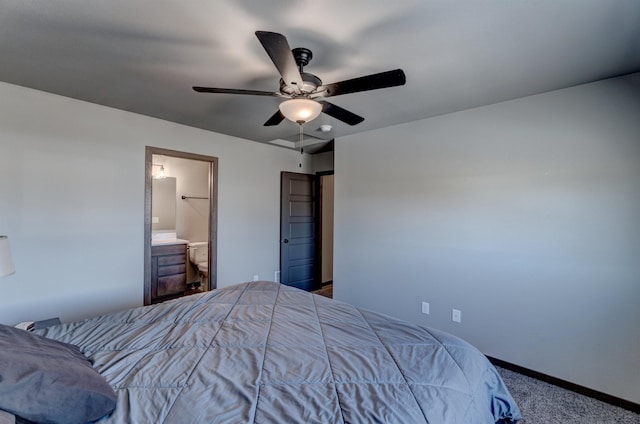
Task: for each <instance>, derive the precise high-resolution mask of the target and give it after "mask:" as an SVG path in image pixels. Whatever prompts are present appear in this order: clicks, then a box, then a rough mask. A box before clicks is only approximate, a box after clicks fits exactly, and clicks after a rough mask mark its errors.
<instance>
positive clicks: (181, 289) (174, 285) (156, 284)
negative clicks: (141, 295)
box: [151, 244, 187, 303]
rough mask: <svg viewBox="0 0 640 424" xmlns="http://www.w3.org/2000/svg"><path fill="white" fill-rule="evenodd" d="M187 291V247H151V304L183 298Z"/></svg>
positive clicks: (170, 245) (178, 245)
mask: <svg viewBox="0 0 640 424" xmlns="http://www.w3.org/2000/svg"><path fill="white" fill-rule="evenodd" d="M186 289H187V245H186V244H165V245H157V246H152V247H151V303H158V302H162V301H164V300H168V299H173V298H176V297H180V296H183V295H184V294H185V290H186Z"/></svg>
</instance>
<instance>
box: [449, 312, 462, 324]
mask: <svg viewBox="0 0 640 424" xmlns="http://www.w3.org/2000/svg"><path fill="white" fill-rule="evenodd" d="M451 321H453V322H462V311H460V310H459V309H452V310H451Z"/></svg>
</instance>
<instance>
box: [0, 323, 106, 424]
mask: <svg viewBox="0 0 640 424" xmlns="http://www.w3.org/2000/svg"><path fill="white" fill-rule="evenodd" d="M115 407H116V394H115V392H114V391H113V389H112V388H111V386H109V384H108V383H107V382H106V380H105V379H104V377H102V376H101V375H100V374H99V373H98V372H97V371H95V370H94V369H93V367H92V366H91V362H89V360H88V359H87V358H86V357H85V356H84V355H83V354H82V352H81V351H80V349H79V348H78V347H77V346H74V345H71V344H68V343H62V342H59V341H57V340H51V339H47V338H46V337H42V336H38V335H35V334H32V333H29V332H27V331H24V330H20V329H17V328H14V327H9V326H6V325H2V324H0V409H3V410H5V411H8V412H11V413H12V414H15V415H17V416H19V417H22V418H26V419H27V420H29V421H34V422H37V423H64V424H75V423H87V422H91V421H95V420H97V419H99V418H101V417H103V416H104V415H106V414H109V413H110V412H111V411H113V410H114V409H115Z"/></svg>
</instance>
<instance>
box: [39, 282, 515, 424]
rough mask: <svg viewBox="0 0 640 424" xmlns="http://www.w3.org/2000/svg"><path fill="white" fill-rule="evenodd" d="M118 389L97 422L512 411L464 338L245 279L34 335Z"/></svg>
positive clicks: (505, 416) (417, 419)
mask: <svg viewBox="0 0 640 424" xmlns="http://www.w3.org/2000/svg"><path fill="white" fill-rule="evenodd" d="M40 334H43V335H45V336H47V337H50V338H54V339H58V340H61V341H64V342H68V343H72V344H75V345H77V346H79V347H80V349H81V350H82V351H83V352H84V353H85V355H86V356H88V357H89V359H90V360H91V361H92V362H93V364H94V368H96V369H97V370H98V371H99V372H100V373H101V374H102V375H103V376H104V377H105V378H106V379H107V381H108V382H109V383H110V384H111V385H112V386H113V388H114V389H115V391H116V393H117V394H118V405H117V408H116V410H115V411H114V413H113V414H112V415H111V416H110V417H107V418H105V419H103V420H102V421H101V423H102V422H104V423H137V424H143V423H153V424H158V423H234V424H235V423H399V424H400V423H401V424H410V423H431V424H439V423H461V424H473V423H494V422H504V423H508V422H511V421H515V420H517V419H519V418H520V412H519V410H518V407H517V406H516V405H515V403H514V401H513V399H512V398H511V396H510V395H509V393H508V391H507V389H506V388H505V386H504V384H503V382H502V380H501V379H500V377H499V375H498V374H497V372H496V371H495V369H494V368H493V366H492V365H491V364H490V363H489V362H488V361H487V359H486V358H485V357H484V356H483V355H482V354H481V353H480V352H479V351H478V350H476V349H475V348H474V347H472V346H471V345H469V344H468V343H466V342H464V341H462V340H460V339H458V338H456V337H454V336H452V335H449V334H446V333H443V332H440V331H436V330H433V329H427V328H424V327H420V326H417V325H413V324H410V323H407V322H405V321H401V320H397V319H393V318H390V317H388V316H384V315H381V314H378V313H375V312H371V311H367V310H363V309H359V308H356V307H353V306H350V305H348V304H346V303H342V302H338V301H334V300H331V299H327V298H324V297H320V296H316V295H312V294H310V293H307V292H304V291H301V290H298V289H294V288H290V287H287V286H283V285H280V284H277V283H269V282H252V283H244V284H240V285H236V286H232V287H227V288H223V289H218V290H215V291H212V292H208V293H204V294H201V295H195V296H189V297H185V298H181V299H177V300H174V301H169V302H165V303H162V304H158V305H152V306H147V307H141V308H136V309H132V310H128V311H123V312H119V313H115V314H111V315H105V316H101V317H98V318H95V319H90V320H86V321H82V322H77V323H71V324H64V325H61V326H55V327H50V328H48V329H46V330H42V331H40Z"/></svg>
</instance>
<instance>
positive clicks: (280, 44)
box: [256, 31, 304, 94]
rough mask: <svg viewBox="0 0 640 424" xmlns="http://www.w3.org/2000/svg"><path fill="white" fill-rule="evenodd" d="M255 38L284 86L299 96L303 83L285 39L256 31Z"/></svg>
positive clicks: (279, 35) (275, 34) (275, 33)
mask: <svg viewBox="0 0 640 424" xmlns="http://www.w3.org/2000/svg"><path fill="white" fill-rule="evenodd" d="M256 37H258V40H260V44H262V47H264V49H265V50H266V52H267V54H268V55H269V57H270V58H271V61H272V62H273V64H274V65H276V68H277V69H278V72H280V75H282V79H283V80H284V82H285V84H287V85H288V86H291V87H293V89H294V90H295V91H296V93H298V94H299V93H300V89H301V87H302V86H303V84H304V82H303V81H302V76H300V71H299V70H298V65H297V64H296V60H295V59H294V57H293V54H292V53H291V47H289V43H288V42H287V38H286V37H285V36H284V35H282V34H278V33H277V32H268V31H256Z"/></svg>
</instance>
